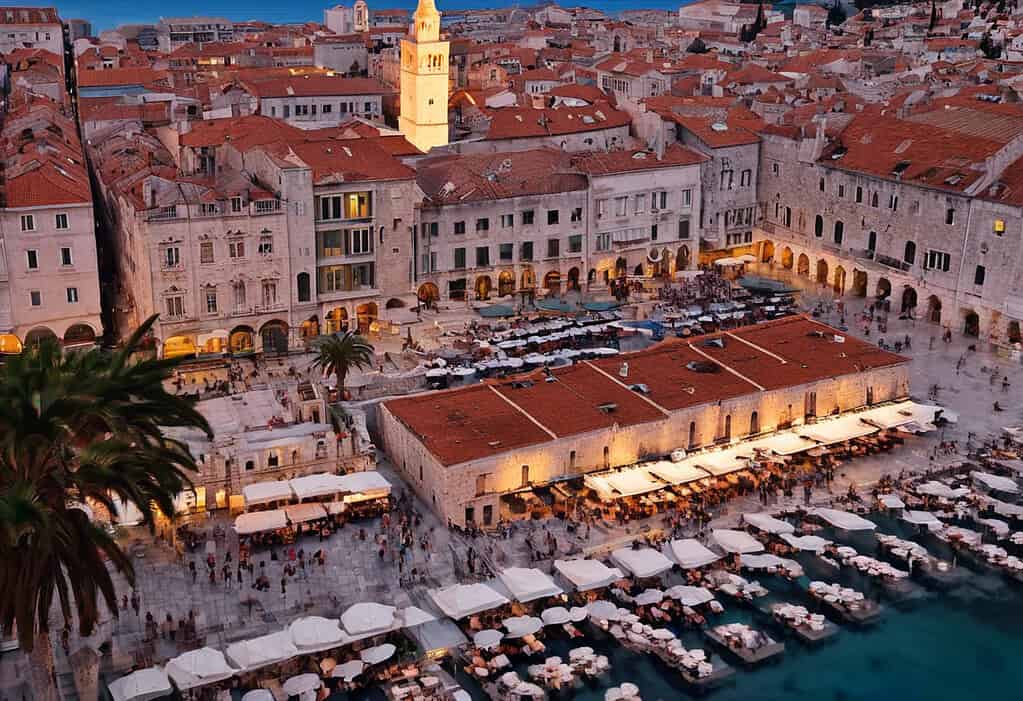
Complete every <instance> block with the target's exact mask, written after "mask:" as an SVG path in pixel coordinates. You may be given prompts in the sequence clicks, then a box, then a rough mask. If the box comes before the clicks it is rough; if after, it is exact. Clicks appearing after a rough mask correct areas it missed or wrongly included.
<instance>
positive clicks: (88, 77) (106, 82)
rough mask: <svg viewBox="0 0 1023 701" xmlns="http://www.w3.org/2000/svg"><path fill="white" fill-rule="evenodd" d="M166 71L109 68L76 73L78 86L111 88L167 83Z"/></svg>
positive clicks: (168, 76) (167, 75) (168, 78)
mask: <svg viewBox="0 0 1023 701" xmlns="http://www.w3.org/2000/svg"><path fill="white" fill-rule="evenodd" d="M169 80H170V75H169V74H168V73H167V71H157V70H153V69H152V68H109V69H106V70H91V71H79V72H78V85H79V86H81V87H83V88H92V87H113V86H119V85H149V84H152V83H157V82H168V83H169Z"/></svg>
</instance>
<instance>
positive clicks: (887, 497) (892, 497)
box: [877, 494, 906, 509]
mask: <svg viewBox="0 0 1023 701" xmlns="http://www.w3.org/2000/svg"><path fill="white" fill-rule="evenodd" d="M877 500H878V501H879V502H881V506H883V507H884V508H886V509H905V508H906V502H904V501H902V499H900V498H899V495H898V494H882V495H881V496H879V497H878V498H877Z"/></svg>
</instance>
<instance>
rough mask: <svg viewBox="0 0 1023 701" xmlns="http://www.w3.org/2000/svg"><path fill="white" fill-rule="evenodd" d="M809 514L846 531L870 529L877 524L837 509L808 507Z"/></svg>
mask: <svg viewBox="0 0 1023 701" xmlns="http://www.w3.org/2000/svg"><path fill="white" fill-rule="evenodd" d="M810 514H811V515H813V516H818V517H820V518H822V519H824V520H825V521H827V522H828V523H830V524H831V525H832V526H834V527H835V528H841V529H843V530H846V531H872V530H874V529H875V528H877V525H876V524H874V523H872V522H870V521H868V520H867V519H865V518H863V517H862V516H857V515H856V514H854V513H850V512H848V511H840V510H839V509H823V508H821V509H810Z"/></svg>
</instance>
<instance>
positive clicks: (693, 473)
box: [642, 458, 708, 485]
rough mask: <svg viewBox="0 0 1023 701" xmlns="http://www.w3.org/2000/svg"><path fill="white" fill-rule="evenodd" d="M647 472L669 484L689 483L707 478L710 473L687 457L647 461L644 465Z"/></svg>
mask: <svg viewBox="0 0 1023 701" xmlns="http://www.w3.org/2000/svg"><path fill="white" fill-rule="evenodd" d="M642 467H643V468H644V469H645V470H646V471H647V472H649V473H651V474H652V475H654V476H655V477H657V478H658V479H660V480H663V481H664V482H667V483H668V484H674V485H679V484H688V483H690V482H697V481H699V480H702V479H706V478H707V476H708V474H707V471H706V470H703V469H701V468H699V467H697V466H696V465H694V464H693V462H692V460H690V459H688V458H687V459H685V460H682V461H680V462H670V461H668V460H658V461H657V462H652V463H645V464H644V465H643V466H642Z"/></svg>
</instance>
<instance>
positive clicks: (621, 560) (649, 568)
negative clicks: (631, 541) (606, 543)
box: [611, 548, 672, 579]
mask: <svg viewBox="0 0 1023 701" xmlns="http://www.w3.org/2000/svg"><path fill="white" fill-rule="evenodd" d="M611 561H612V562H614V563H615V564H616V565H618V567H620V568H621V569H623V570H628V571H629V572H631V573H632V574H633V575H634V576H636V577H639V578H640V579H643V578H645V577H656V576H657V575H659V574H661V573H662V572H667V571H668V570H670V569H671V565H672V562H671V560H669V559H668V558H666V557H665V556H664V555H663V554H661V553H660V552H659V551H657V550H654V549H653V548H638V549H635V550H634V549H632V548H621V549H619V550H615V551H614V552H612V553H611Z"/></svg>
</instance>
